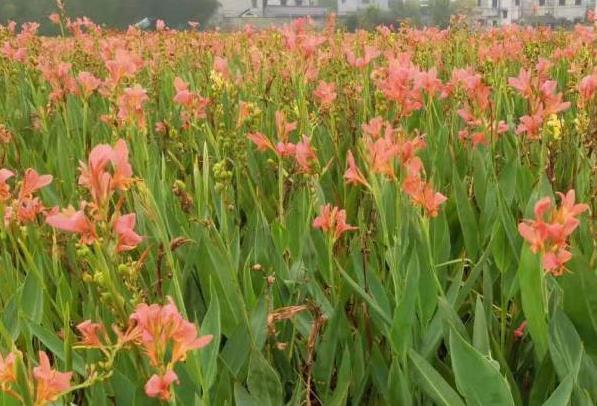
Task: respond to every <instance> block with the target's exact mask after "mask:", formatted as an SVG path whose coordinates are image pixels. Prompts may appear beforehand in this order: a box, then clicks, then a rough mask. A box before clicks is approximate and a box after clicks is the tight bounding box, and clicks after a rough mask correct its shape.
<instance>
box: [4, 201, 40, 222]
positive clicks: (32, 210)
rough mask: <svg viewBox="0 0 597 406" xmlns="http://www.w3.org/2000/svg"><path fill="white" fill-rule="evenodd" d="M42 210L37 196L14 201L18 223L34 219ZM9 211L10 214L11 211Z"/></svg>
mask: <svg viewBox="0 0 597 406" xmlns="http://www.w3.org/2000/svg"><path fill="white" fill-rule="evenodd" d="M44 210H45V207H44V205H43V204H42V203H41V201H40V200H39V198H37V197H25V198H22V199H19V200H18V201H17V202H16V215H17V220H18V222H19V223H28V222H33V221H35V219H36V218H37V215H38V214H40V213H43V211H44ZM9 213H10V215H12V212H9ZM5 214H6V213H5Z"/></svg>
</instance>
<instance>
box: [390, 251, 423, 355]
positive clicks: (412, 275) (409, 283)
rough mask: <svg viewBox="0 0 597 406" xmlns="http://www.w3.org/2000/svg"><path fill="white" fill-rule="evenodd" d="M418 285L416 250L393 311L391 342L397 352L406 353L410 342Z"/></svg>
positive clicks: (414, 318)
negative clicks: (400, 296) (400, 295)
mask: <svg viewBox="0 0 597 406" xmlns="http://www.w3.org/2000/svg"><path fill="white" fill-rule="evenodd" d="M418 286H419V261H418V256H417V255H416V252H413V254H412V255H411V257H410V261H409V264H408V271H407V275H406V286H405V287H404V290H403V291H402V298H401V300H400V303H399V304H398V307H397V308H396V311H395V313H394V321H393V323H392V329H391V342H392V346H393V348H394V351H396V352H397V353H398V354H401V355H402V356H405V355H406V351H407V350H408V349H409V348H410V346H411V344H412V335H413V334H412V328H413V324H414V322H415V320H416V307H415V305H416V303H417V296H418V290H419V288H418Z"/></svg>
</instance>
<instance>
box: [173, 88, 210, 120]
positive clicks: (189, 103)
mask: <svg viewBox="0 0 597 406" xmlns="http://www.w3.org/2000/svg"><path fill="white" fill-rule="evenodd" d="M174 89H175V90H176V95H175V96H174V103H176V104H178V105H180V106H181V107H182V109H183V110H182V112H181V113H180V119H181V121H182V122H183V128H189V127H190V125H191V122H192V121H193V120H199V119H202V118H205V117H206V116H207V113H206V109H207V106H208V105H209V99H207V98H205V97H201V96H200V95H199V94H198V93H196V92H191V91H190V90H189V85H188V83H186V82H185V81H184V80H182V79H181V78H179V77H176V78H175V79H174Z"/></svg>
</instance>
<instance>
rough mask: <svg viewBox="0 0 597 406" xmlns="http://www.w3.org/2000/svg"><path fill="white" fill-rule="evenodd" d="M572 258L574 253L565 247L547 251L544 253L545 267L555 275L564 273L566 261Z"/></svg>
mask: <svg viewBox="0 0 597 406" xmlns="http://www.w3.org/2000/svg"><path fill="white" fill-rule="evenodd" d="M571 259H572V253H571V252H570V251H568V250H566V249H564V248H558V249H557V250H556V251H555V252H546V253H545V254H544V255H543V268H544V269H545V271H546V272H549V273H551V274H553V275H554V276H560V275H562V274H563V273H564V270H565V269H566V268H565V264H566V262H568V261H570V260H571Z"/></svg>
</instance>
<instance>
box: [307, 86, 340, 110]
mask: <svg viewBox="0 0 597 406" xmlns="http://www.w3.org/2000/svg"><path fill="white" fill-rule="evenodd" d="M313 95H314V96H315V97H316V98H317V100H318V101H319V103H320V104H321V105H322V107H330V106H331V105H332V104H333V103H334V100H336V96H337V94H336V84H335V83H333V82H332V83H326V82H324V81H323V80H320V81H319V85H317V88H316V89H315V91H314V92H313Z"/></svg>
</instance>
